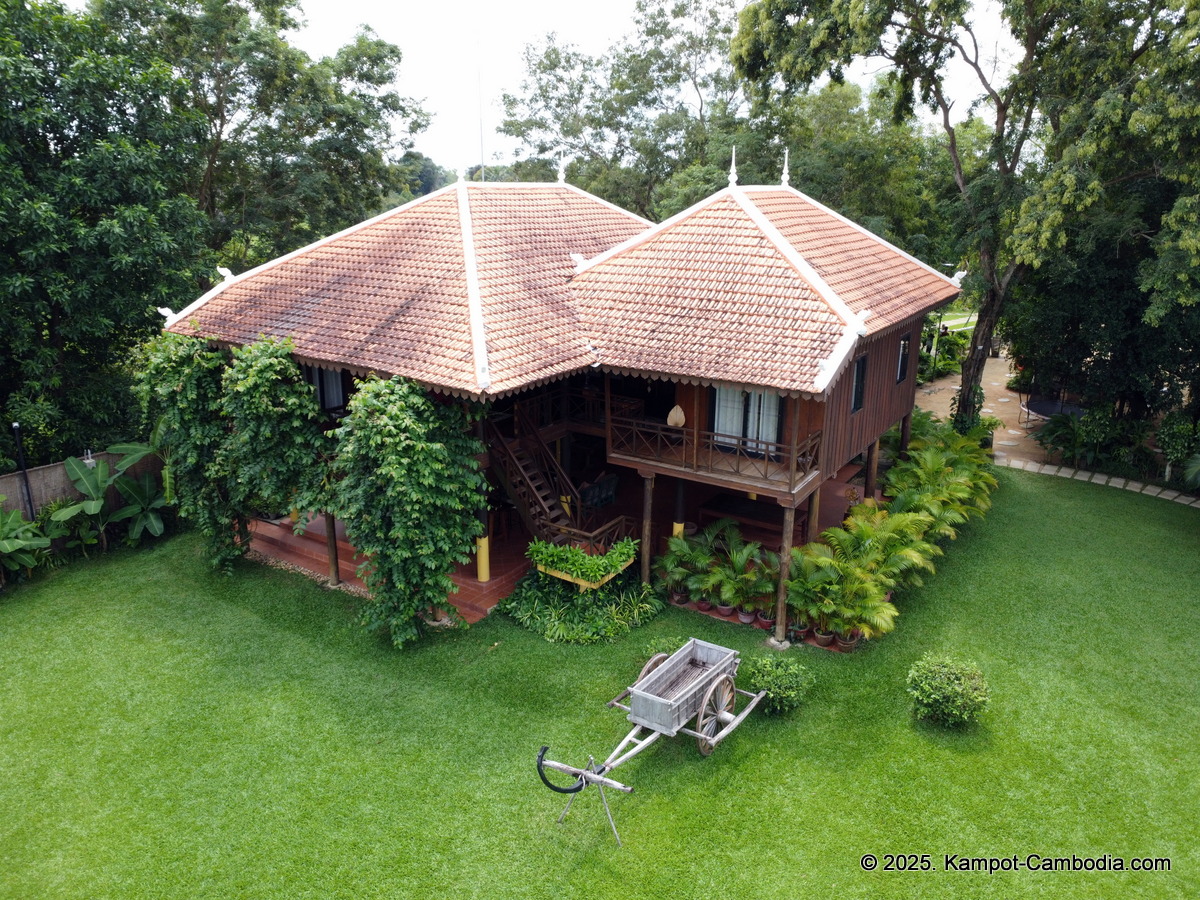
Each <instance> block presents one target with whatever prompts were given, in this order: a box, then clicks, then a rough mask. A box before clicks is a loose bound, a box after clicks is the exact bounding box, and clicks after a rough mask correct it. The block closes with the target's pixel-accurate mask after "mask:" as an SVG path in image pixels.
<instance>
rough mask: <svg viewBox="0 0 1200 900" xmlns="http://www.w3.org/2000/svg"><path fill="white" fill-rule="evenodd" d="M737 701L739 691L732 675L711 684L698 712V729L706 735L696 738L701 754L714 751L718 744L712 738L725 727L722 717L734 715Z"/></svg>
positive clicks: (723, 676)
mask: <svg viewBox="0 0 1200 900" xmlns="http://www.w3.org/2000/svg"><path fill="white" fill-rule="evenodd" d="M736 702H737V692H736V691H735V689H734V686H733V676H732V675H722V676H721V677H720V678H718V679H717V680H716V681H714V682H713V683H712V684H711V685H709V687H708V692H707V693H706V694H705V695H704V702H703V703H701V704H700V712H698V713H697V714H696V730H697V731H698V732H700V734H702V735H704V737H700V738H697V739H696V746H697V747H699V748H700V753H701V755H703V756H708V755H709V754H710V753H712V752H713V749H714V748H715V746H716V745H715V744H713V742H712V739H713V738H715V737H716V736H717V735H718V734H720V733H721V729H723V728H724V727H725V723H723V722H722V721H721V718H722V716H725V717H726V718H727V717H728V716H731V715H733V707H734V704H735V703H736Z"/></svg>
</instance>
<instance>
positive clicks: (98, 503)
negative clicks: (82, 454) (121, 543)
mask: <svg viewBox="0 0 1200 900" xmlns="http://www.w3.org/2000/svg"><path fill="white" fill-rule="evenodd" d="M91 462H93V463H94V464H93V465H92V466H88V464H87V463H85V462H84V461H83V460H82V459H80V458H79V457H77V456H72V457H70V458H69V459H68V460H67V461H66V464H65V465H66V469H67V477H68V478H70V479H71V481H72V482H73V483H74V484H75V489H76V490H77V491H79V493H81V494H82V495H83V499H82V500H80V501H79V502H78V503H72V504H71V505H70V506H66V507H63V508H62V509H60V510H59V511H58V512H56V513H55V514H54V515H52V516H51V517H50V518H51V519H52V520H53V521H55V522H66V521H68V520H70V519H73V518H75V517H76V516H78V515H81V514H82V515H84V516H87V522H86V524H85V525H82V526H80V527H79V529H78V532H79V535H80V547H81V548H82V549H83V555H84V556H87V545H88V544H94V543H96V542H97V541H99V543H100V549H101V550H107V549H108V538H107V537H106V536H105V534H104V529H105V528H107V527H108V524H109V523H110V522H112V521H113V520H114V516H113V515H110V514H108V513H107V512H105V509H104V497H105V495H106V494H107V493H108V489H109V488H110V487H112V485H113V484H114V482H116V480H117V478H118V477H119V476H120V474H121V473H120V472H112V471H110V469H109V467H108V463H107V462H105V461H104V460H102V459H97V460H91Z"/></svg>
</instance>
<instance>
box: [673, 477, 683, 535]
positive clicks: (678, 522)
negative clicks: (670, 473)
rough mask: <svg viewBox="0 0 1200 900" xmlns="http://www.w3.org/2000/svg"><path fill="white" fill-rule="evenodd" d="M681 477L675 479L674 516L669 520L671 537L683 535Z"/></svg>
mask: <svg viewBox="0 0 1200 900" xmlns="http://www.w3.org/2000/svg"><path fill="white" fill-rule="evenodd" d="M683 509H684V494H683V479H682V478H676V479H675V517H674V519H673V520H672V522H671V537H683V528H684V524H685V523H684V521H683V517H684V511H683Z"/></svg>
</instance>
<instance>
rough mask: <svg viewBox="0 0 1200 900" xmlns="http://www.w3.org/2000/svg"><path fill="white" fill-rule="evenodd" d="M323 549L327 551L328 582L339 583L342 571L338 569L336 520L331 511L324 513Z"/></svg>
mask: <svg viewBox="0 0 1200 900" xmlns="http://www.w3.org/2000/svg"><path fill="white" fill-rule="evenodd" d="M325 549H326V550H327V551H328V552H329V583H330V584H341V583H342V573H341V571H339V569H338V550H337V521H336V520H335V519H334V518H333V513H325Z"/></svg>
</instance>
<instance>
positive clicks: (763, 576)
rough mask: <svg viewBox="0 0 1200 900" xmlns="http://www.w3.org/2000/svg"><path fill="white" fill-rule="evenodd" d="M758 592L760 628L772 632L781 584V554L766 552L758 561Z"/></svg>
mask: <svg viewBox="0 0 1200 900" xmlns="http://www.w3.org/2000/svg"><path fill="white" fill-rule="evenodd" d="M758 570H759V571H758V577H759V581H758V584H757V586H756V587H757V590H758V591H759V595H758V602H757V604H756V607H757V609H758V627H759V628H762V629H765V630H766V631H770V630H771V629H772V628H774V627H775V590H776V587H777V586H778V584H779V554H778V553H771V552H770V551H766V552H764V553H763V554H762V555H761V556H760V557H759V561H758Z"/></svg>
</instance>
